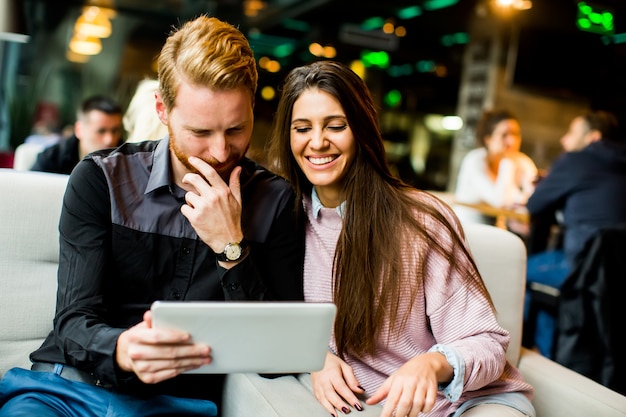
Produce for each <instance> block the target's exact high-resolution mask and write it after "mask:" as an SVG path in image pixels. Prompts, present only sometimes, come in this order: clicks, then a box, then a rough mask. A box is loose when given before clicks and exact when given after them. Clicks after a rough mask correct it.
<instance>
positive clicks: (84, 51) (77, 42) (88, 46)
mask: <svg viewBox="0 0 626 417" xmlns="http://www.w3.org/2000/svg"><path fill="white" fill-rule="evenodd" d="M69 46H70V51H72V52H74V53H76V54H81V55H97V54H99V53H100V51H101V50H102V43H101V42H100V38H96V37H95V36H85V35H82V34H80V33H76V34H74V36H73V37H72V39H71V40H70V45H69Z"/></svg>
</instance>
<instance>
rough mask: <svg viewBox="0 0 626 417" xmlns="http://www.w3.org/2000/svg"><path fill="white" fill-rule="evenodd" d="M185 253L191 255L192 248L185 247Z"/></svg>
mask: <svg viewBox="0 0 626 417" xmlns="http://www.w3.org/2000/svg"><path fill="white" fill-rule="evenodd" d="M183 253H184V254H185V255H189V254H190V253H191V250H190V249H189V248H183Z"/></svg>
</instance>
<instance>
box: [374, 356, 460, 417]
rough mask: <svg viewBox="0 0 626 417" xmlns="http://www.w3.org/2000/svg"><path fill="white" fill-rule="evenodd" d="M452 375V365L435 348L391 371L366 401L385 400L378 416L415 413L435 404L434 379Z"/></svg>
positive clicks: (415, 416) (439, 379)
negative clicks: (433, 350)
mask: <svg viewBox="0 0 626 417" xmlns="http://www.w3.org/2000/svg"><path fill="white" fill-rule="evenodd" d="M453 375H454V370H453V369H452V366H450V364H449V363H448V361H447V360H446V357H445V356H444V355H443V354H441V353H439V352H429V353H425V354H423V355H418V356H416V357H414V358H413V359H411V360H410V361H408V362H407V363H405V364H404V365H402V366H401V367H400V368H399V369H398V370H397V371H396V372H394V373H393V374H392V375H391V376H389V378H387V380H385V382H384V383H383V385H382V386H381V387H380V388H379V389H378V390H376V392H375V393H374V394H373V395H372V396H371V397H370V398H368V399H367V401H366V403H367V404H377V403H379V402H381V401H382V400H385V405H384V406H383V411H382V413H381V414H380V417H391V416H395V417H406V416H409V417H417V415H418V414H419V413H420V412H422V413H428V412H429V411H431V410H432V409H433V407H434V406H435V401H436V399H437V389H438V383H439V382H440V381H442V382H443V381H449V380H451V379H452V377H453Z"/></svg>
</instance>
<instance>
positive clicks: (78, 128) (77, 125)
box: [74, 120, 83, 140]
mask: <svg viewBox="0 0 626 417" xmlns="http://www.w3.org/2000/svg"><path fill="white" fill-rule="evenodd" d="M82 134H83V124H82V123H81V122H80V120H76V121H75V122H74V135H75V136H76V137H77V138H78V140H80V137H81V136H82Z"/></svg>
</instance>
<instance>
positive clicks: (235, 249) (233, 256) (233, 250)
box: [224, 243, 241, 261]
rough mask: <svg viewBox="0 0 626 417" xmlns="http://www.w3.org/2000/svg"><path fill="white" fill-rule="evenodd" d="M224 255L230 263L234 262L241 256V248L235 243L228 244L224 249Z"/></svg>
mask: <svg viewBox="0 0 626 417" xmlns="http://www.w3.org/2000/svg"><path fill="white" fill-rule="evenodd" d="M224 254H225V255H226V257H227V258H228V259H229V260H231V261H236V260H237V259H239V257H240V256H241V246H239V245H238V244H237V243H229V244H228V245H226V249H224Z"/></svg>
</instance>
